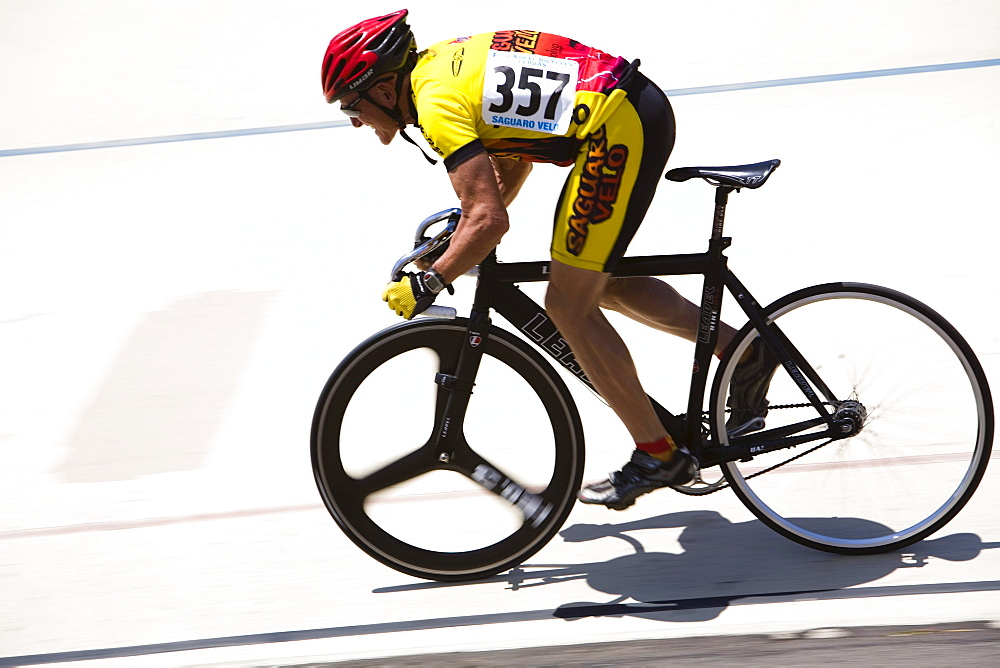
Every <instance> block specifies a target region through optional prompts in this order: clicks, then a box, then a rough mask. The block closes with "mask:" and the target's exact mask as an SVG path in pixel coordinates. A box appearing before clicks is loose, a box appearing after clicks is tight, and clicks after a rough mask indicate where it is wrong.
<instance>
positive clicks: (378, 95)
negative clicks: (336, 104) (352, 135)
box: [340, 82, 399, 144]
mask: <svg viewBox="0 0 1000 668" xmlns="http://www.w3.org/2000/svg"><path fill="white" fill-rule="evenodd" d="M395 98H396V95H395V90H393V89H392V87H391V86H389V85H387V84H383V83H382V82H380V83H377V84H375V85H374V86H372V87H371V88H369V89H368V90H366V91H364V92H361V93H358V94H356V95H354V96H353V97H350V98H348V99H347V100H346V101H344V102H342V103H341V105H340V110H341V111H343V112H344V113H345V114H347V116H348V117H349V118H350V119H351V125H353V126H354V127H356V128H360V127H363V126H366V125H367V126H368V127H370V128H371V129H372V130H374V131H375V134H376V136H378V138H379V141H381V142H382V143H383V144H388V143H389V142H391V141H392V140H393V139H394V138H395V136H396V133H397V131H398V129H399V128H398V126H397V125H396V122H395V121H394V120H392V118H390V117H389V115H388V114H386V113H385V111H383V110H382V109H380V108H379V105H381V106H383V107H390V108H391V107H392V106H393V105H394V103H395V101H396V99H395Z"/></svg>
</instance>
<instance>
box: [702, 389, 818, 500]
mask: <svg viewBox="0 0 1000 668" xmlns="http://www.w3.org/2000/svg"><path fill="white" fill-rule="evenodd" d="M823 405H824V406H832V405H833V404H832V403H830V402H829V401H825V402H823ZM810 406H812V404H809V403H804V404H782V405H779V406H769V407H768V410H772V411H775V410H781V409H782V408H809V407H810ZM727 412H728V411H727ZM832 442H833V439H832V438H831V439H829V440H827V441H823V442H822V443H820V444H819V445H815V446H813V447H811V448H809V449H808V450H805V451H804V452H800V453H799V454H797V455H795V456H794V457H789V458H788V459H786V460H785V461H783V462H778V463H777V464H775V465H774V466H769V467H768V468H766V469H761V470H760V471H757V472H756V473H753V474H751V475H748V476H745V477H744V478H743V479H744V480H750V479H752V478H756V477H757V476H759V475H764V474H765V473H770V472H771V471H773V470H775V469H778V468H781V467H782V466H784V465H785V464H790V463H791V462H794V461H795V460H796V459H801V458H802V457H805V456H806V455H808V454H810V453H812V452H816V451H817V450H819V449H820V448H822V447H825V446H827V445H829V444H830V443H832ZM709 486H711V485H709ZM728 487H730V484H729V483H728V482H725V483H722V484H720V485H719V486H718V487H714V488H713V489H708V490H706V491H703V492H701V494H702V495H706V494H715V493H716V492H718V491H721V490H724V489H727V488H728Z"/></svg>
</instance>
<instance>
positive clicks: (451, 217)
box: [389, 209, 462, 281]
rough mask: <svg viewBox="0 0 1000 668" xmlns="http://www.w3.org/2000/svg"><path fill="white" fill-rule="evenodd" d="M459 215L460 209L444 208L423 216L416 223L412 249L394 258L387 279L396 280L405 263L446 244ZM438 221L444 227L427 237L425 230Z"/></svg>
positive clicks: (400, 274) (460, 214) (453, 231)
mask: <svg viewBox="0 0 1000 668" xmlns="http://www.w3.org/2000/svg"><path fill="white" fill-rule="evenodd" d="M461 217H462V210H461V209H445V210H444V211H439V212H438V213H435V214H434V215H433V216H429V217H427V218H425V219H424V220H423V221H422V222H421V223H420V224H419V225H417V232H416V234H415V235H414V237H413V250H412V251H410V252H409V253H407V254H406V255H404V256H403V257H401V258H399V259H398V260H396V264H394V265H393V266H392V273H391V274H390V276H389V280H390V281H398V280H399V277H400V276H402V274H403V268H404V267H406V265H408V264H410V263H411V262H414V261H416V260H419V259H420V258H422V257H424V256H426V255H430V254H431V253H433V252H434V251H436V250H438V249H439V248H441V247H442V246H444V245H445V244H447V243H448V241H449V240H450V239H451V235H452V234H454V233H455V228H457V227H458V219H459V218H461ZM438 223H445V226H444V229H442V230H440V231H439V232H438V233H437V234H435V235H434V236H433V237H428V236H427V230H428V229H430V228H431V227H433V226H434V225H436V224H438Z"/></svg>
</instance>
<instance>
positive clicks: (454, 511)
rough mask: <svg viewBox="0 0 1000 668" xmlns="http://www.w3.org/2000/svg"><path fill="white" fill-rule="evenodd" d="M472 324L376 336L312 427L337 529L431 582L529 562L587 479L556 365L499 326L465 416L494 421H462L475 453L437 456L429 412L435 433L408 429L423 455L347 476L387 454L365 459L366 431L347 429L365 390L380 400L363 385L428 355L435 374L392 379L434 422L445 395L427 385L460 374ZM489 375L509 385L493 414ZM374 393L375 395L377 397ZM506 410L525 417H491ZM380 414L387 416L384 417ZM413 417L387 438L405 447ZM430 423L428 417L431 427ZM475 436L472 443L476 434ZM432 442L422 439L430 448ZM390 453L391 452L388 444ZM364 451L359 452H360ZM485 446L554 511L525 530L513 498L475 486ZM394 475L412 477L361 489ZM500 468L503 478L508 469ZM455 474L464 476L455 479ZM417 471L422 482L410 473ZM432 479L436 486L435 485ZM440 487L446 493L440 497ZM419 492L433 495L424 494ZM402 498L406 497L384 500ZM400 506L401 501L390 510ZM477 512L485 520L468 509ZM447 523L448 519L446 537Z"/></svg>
mask: <svg viewBox="0 0 1000 668" xmlns="http://www.w3.org/2000/svg"><path fill="white" fill-rule="evenodd" d="M467 324H468V321H467V320H466V319H462V318H459V319H455V320H450V321H442V320H418V321H413V322H408V323H402V324H400V325H397V326H394V327H390V328H389V329H386V330H383V331H382V332H379V333H378V334H376V335H374V336H372V337H371V338H369V339H368V340H367V341H365V342H364V343H362V344H361V345H359V346H358V347H357V348H356V349H355V350H354V351H353V352H351V353H350V354H349V355H348V356H347V357H346V358H345V359H344V361H343V362H342V363H341V364H340V365H339V366H338V368H337V369H336V370H335V371H334V372H333V374H332V375H331V377H330V379H329V381H328V382H327V384H326V387H325V388H324V390H323V392H322V394H321V395H320V398H319V401H318V403H317V407H316V411H315V415H314V419H313V428H312V444H311V446H312V447H311V450H312V464H313V471H314V475H315V479H316V483H317V486H318V488H319V491H320V495H321V496H322V498H323V502H324V503H325V505H326V507H327V509H328V510H329V511H330V514H331V515H332V516H333V518H334V520H335V521H336V522H337V524H338V526H339V527H340V528H341V529H342V530H343V531H344V533H345V534H346V535H347V537H348V538H350V539H351V540H352V541H353V542H354V543H355V544H356V545H357V546H358V547H359V548H361V549H362V550H363V551H364V552H366V553H367V554H368V555H370V556H371V557H373V558H375V559H376V560H378V561H380V562H382V563H383V564H385V565H386V566H389V567H391V568H393V569H395V570H397V571H400V572H402V573H406V574H408V575H412V576H416V577H420V578H425V579H430V580H441V581H464V580H476V579H481V578H484V577H488V576H490V575H494V574H496V573H500V572H503V571H505V570H509V569H510V568H513V567H514V566H517V565H518V564H520V563H522V562H523V561H524V560H525V559H527V558H528V557H530V556H531V555H532V554H534V553H535V552H537V551H538V550H539V549H541V548H542V547H543V546H544V545H545V544H546V543H548V542H549V541H550V540H551V539H552V538H553V537H554V536H555V534H556V533H557V532H558V531H559V529H560V528H561V527H562V524H563V523H564V522H565V520H566V517H567V516H568V515H569V513H570V511H571V510H572V508H573V505H574V503H575V500H576V492H577V491H578V489H579V487H580V484H581V480H582V476H583V463H584V445H583V428H582V424H581V421H580V416H579V414H578V411H577V408H576V404H575V402H574V401H573V398H572V396H571V395H570V393H569V390H568V389H567V388H566V385H565V384H564V383H563V381H562V379H561V378H559V376H558V375H557V372H556V370H555V369H554V367H553V366H552V365H551V364H550V363H549V362H548V361H546V360H545V358H543V357H542V356H541V355H540V354H539V353H538V352H536V351H535V350H534V349H532V348H531V347H529V344H528V343H526V342H525V341H523V340H521V339H518V338H517V337H515V336H513V335H512V334H510V333H508V332H506V331H504V330H502V329H498V328H495V327H494V328H491V331H490V334H489V337H488V338H487V340H486V341H484V342H483V344H482V345H483V346H484V350H485V354H484V356H483V363H482V365H481V367H480V374H479V377H478V378H477V381H476V382H477V384H476V387H475V391H474V393H473V395H472V398H471V399H470V408H469V410H470V411H473V410H485V408H489V409H490V410H491V413H490V415H489V416H488V418H489V419H488V420H479V422H480V423H482V422H484V421H488V422H492V424H488V425H482V424H480V425H479V427H474V426H470V424H469V423H470V420H466V424H464V425H462V429H463V438H462V442H463V443H470V445H469V448H468V452H465V455H461V453H460V452H459V451H456V455H455V460H454V461H449V462H441V461H437V460H435V459H433V443H432V439H431V438H430V433H432V432H433V423H434V415H431V416H430V419H429V421H430V424H431V428H430V429H426V430H424V429H423V428H422V427H420V428H417V429H415V430H413V431H415V432H417V434H416V438H417V444H416V447H415V448H414V447H413V446H412V445H404V446H402V450H401V452H402V453H403V456H401V457H400V459H399V460H398V461H395V462H394V463H391V464H389V465H386V466H384V467H383V468H379V466H381V464H379V465H376V466H375V470H376V473H372V474H371V475H364V473H359V472H357V471H355V470H352V466H351V462H350V461H349V460H351V458H352V457H353V461H354V463H355V466H354V468H355V469H356V468H358V467H357V466H356V464H357V462H358V461H359V459H365V458H368V457H372V456H374V454H375V453H376V452H380V451H381V449H382V446H381V445H380V446H378V447H377V448H374V449H369V451H368V452H365V451H364V449H365V448H366V447H367V444H365V443H361V441H363V440H364V438H365V437H364V434H363V433H361V434H358V433H353V432H352V430H351V428H350V425H349V424H347V425H345V423H346V422H349V421H350V419H351V418H350V412H351V411H352V410H358V409H357V407H356V405H355V404H357V402H359V401H362V400H363V397H364V396H366V393H370V392H373V390H369V389H367V386H366V383H372V382H375V381H373V380H371V379H372V378H373V377H375V376H376V375H378V374H390V373H392V369H393V368H394V367H396V366H399V365H403V364H408V363H409V362H406V361H405V360H409V359H410V358H411V357H416V358H418V359H420V360H424V359H425V358H429V359H430V366H429V368H427V369H426V371H427V373H428V375H429V376H430V377H426V376H422V377H420V378H405V379H403V378H392V379H391V380H392V382H394V383H395V384H396V386H397V390H398V393H399V394H400V395H402V396H403V397H404V401H405V403H406V404H407V407H408V408H410V407H412V398H411V395H412V394H413V393H414V392H417V391H418V390H422V391H428V392H429V393H431V394H432V395H433V396H432V397H430V398H429V399H428V401H429V402H432V403H433V405H434V406H435V408H434V410H432V411H427V410H423V411H418V412H420V413H422V415H418V416H417V417H418V418H420V417H422V418H428V416H427V415H424V414H425V413H435V414H437V413H439V412H440V411H441V404H442V397H443V396H444V391H443V390H442V389H441V388H440V386H439V385H437V384H432V381H435V375H436V374H437V373H439V372H440V373H453V372H454V367H455V365H456V364H457V358H458V352H459V351H460V349H461V346H462V343H463V341H465V338H466V337H467V336H468V333H467V331H466V327H467ZM423 363H424V362H423V361H421V364H423ZM408 368H409V367H407V369H408ZM420 368H423V367H420ZM387 369H388V370H387ZM406 373H409V371H407V372H406ZM484 374H487V375H490V374H492V375H495V376H497V377H499V376H503V378H502V379H501V380H503V382H502V383H501V382H497V383H492V385H502V387H495V388H494V390H495V391H496V392H498V393H500V396H499V397H498V398H497V399H494V400H493V401H492V405H488V404H490V399H489V398H488V397H485V396H484V395H488V394H489V389H488V388H489V387H490V385H491V383H490V382H489V380H488V379H484ZM512 374H513V375H512ZM417 375H420V374H417ZM518 377H519V378H520V379H521V380H518ZM511 383H513V384H514V385H516V386H517V387H514V386H512V385H510V384H511ZM359 388H361V389H359ZM374 392H375V393H376V395H378V394H379V393H380V392H381V391H380V390H375V391H374ZM532 395H533V396H532ZM510 396H516V397H517V401H516V402H510V401H509V397H510ZM381 401H382V405H388V406H392V405H393V404H392V401H391V400H390V398H389V396H382V397H381ZM477 402H478V403H477ZM477 406H478V408H477ZM505 406H510V407H514V408H516V410H517V411H518V412H517V416H518V417H517V418H516V419H515V420H511V421H503V422H501V421H500V420H499V419H497V420H494V419H493V418H494V414H493V411H498V410H502V409H503V408H504V407H505ZM531 407H534V409H535V412H534V413H532V415H533V416H534V417H535V419H537V420H538V422H539V426H538V427H536V428H534V429H532V430H530V432H529V433H530V440H529V439H525V435H527V434H526V433H525V432H524V430H527V429H528V426H527V425H524V424H521V421H523V420H525V419H527V418H525V417H524V416H525V415H526V413H525V412H524V411H525V410H527V409H528V408H531ZM379 410H382V411H385V409H384V408H381V409H379ZM391 410H392V409H391V408H390V412H391ZM385 419H387V420H392V419H393V416H392V415H387V416H386V417H385ZM408 420H410V416H409V415H408V413H407V411H405V410H404V411H402V412H401V414H400V416H399V421H400V427H399V429H398V430H397V432H393V433H392V434H391V438H397V437H400V438H402V437H404V435H405V434H407V433H408V429H409V428H408V427H407V426H406V422H407V421H408ZM427 422H428V420H427V419H425V420H424V423H427ZM545 422H548V424H549V425H550V428H551V433H550V434H545V433H544V432H545V431H546V430H545V429H544V423H545ZM505 429H507V430H508V434H507V435H504V434H502V433H499V432H503V431H504V430H505ZM470 430H471V431H472V432H474V435H471V436H470V435H469V434H470ZM511 434H516V435H519V436H520V438H518V439H516V442H512V441H514V440H515V439H512V438H511V437H510V435H511ZM425 438H426V439H427V440H426V442H424V441H423V439H425ZM546 440H547V441H548V442H549V443H551V446H552V447H551V452H548V451H543V450H544V447H543V446H538V444H539V443H545V441H546ZM421 444H422V445H421ZM383 445H388V443H386V442H384V441H383ZM358 446H360V447H361V451H360V455H359V454H358ZM487 449H489V450H490V452H489V456H490V457H500V458H501V459H502V458H503V457H504V456H506V457H507V463H508V464H509V465H510V466H513V467H514V468H517V466H519V465H522V464H523V465H524V471H523V473H522V475H523V476H524V477H525V478H531V479H528V480H519V479H518V478H519V477H520V476H518V475H513V474H508V475H510V477H511V478H512V479H514V480H515V482H517V483H518V484H519V485H520V486H521V487H522V488H525V489H529V490H530V491H531V492H532V493H534V494H535V495H536V497H537V498H540V499H543V500H544V503H545V504H548V505H547V507H548V512H547V514H545V515H544V517H543V518H542V519H540V520H539V519H538V517H534V518H533V519H530V521H529V517H528V514H527V512H524V513H520V514H518V511H517V510H516V509H515V507H514V506H513V505H512V504H513V502H512V501H507V500H504V499H503V498H502V497H501V496H500V495H498V493H495V492H493V493H491V492H488V491H484V490H485V488H486V485H485V484H481V483H476V482H474V481H473V478H472V473H471V471H470V470H469V469H471V468H473V465H474V462H475V461H479V460H478V459H476V457H483V456H484V455H483V454H482V453H480V452H479V450H487ZM507 450H517V451H518V452H516V453H512V452H507ZM349 452H353V453H354V454H349ZM463 452H464V450H463ZM515 455H517V456H520V457H521V458H522V459H525V456H526V459H527V460H530V461H524V462H522V461H520V460H517V461H515V460H514V459H513V458H514V457H515ZM392 456H394V455H392ZM390 459H391V456H390ZM470 462H472V463H470ZM538 462H541V464H538ZM394 466H395V467H403V468H404V469H407V470H406V472H405V473H402V474H399V475H397V476H395V478H402V479H404V480H406V483H405V484H404V485H402V486H399V485H389V486H386V487H384V488H383V487H378V486H377V485H376V488H375V489H368V488H367V487H366V486H365V484H366V483H365V481H367V480H371V479H373V478H374V477H375V475H376V474H380V473H382V472H385V471H388V470H390V469H391V468H392V467H394ZM407 467H409V468H407ZM362 468H363V467H362ZM368 468H371V466H369V467H368ZM501 468H502V470H504V472H505V473H507V469H505V468H503V467H501ZM442 472H443V473H442ZM456 472H457V473H459V474H460V476H457V477H456V476H455V475H454V474H455V473H456ZM413 473H415V475H411V474H413ZM425 474H430V475H431V476H438V477H437V478H434V480H428V479H427V478H428V475H425ZM446 474H447V477H445V476H446ZM395 478H394V479H395ZM457 478H460V479H457ZM431 483H433V484H431ZM439 483H447V485H443V486H442V487H440V488H439V487H437V485H438V484H439ZM421 484H424V485H430V487H429V488H428V489H425V490H421V489H419V486H420V485H421ZM453 484H454V485H457V486H458V487H457V488H456V490H455V491H452V492H448V493H445V492H444V491H443V490H444V489H445V487H447V486H448V485H453ZM407 485H409V486H411V487H413V486H416V487H417V488H418V489H417V492H420V491H426V492H429V493H427V494H418V493H413V492H411V491H407V490H406V489H405V488H406V486H407ZM401 489H402V491H400V490H401ZM395 492H398V494H399V495H401V496H399V497H393V498H385V497H388V496H391V494H392V493H395ZM449 494H450V496H449ZM393 500H397V501H398V500H403V501H405V503H404V504H396V505H394V506H393V505H391V502H392V501H393ZM477 503H478V504H480V505H479V506H477V507H478V508H479V509H480V510H481V512H482V515H478V514H475V512H474V511H473V510H472V506H473V505H475V504H477ZM498 506H499V507H498ZM470 513H471V514H470ZM442 517H445V518H447V520H446V522H447V524H445V526H444V527H443V529H442V526H441V523H442ZM463 522H464V524H463ZM422 523H427V524H428V525H430V526H429V527H428V530H427V531H426V532H424V531H422V529H421V528H420V526H418V525H420V524H422ZM494 525H496V526H494ZM503 527H507V528H506V529H505V528H503ZM508 530H509V534H508V533H507V531H508ZM480 533H483V534H484V535H483V540H484V544H482V545H480V544H479V543H478V542H477V540H479V534H480ZM487 534H488V535H487ZM438 539H441V540H444V541H446V542H447V541H455V542H457V543H461V545H460V546H459V547H445V549H438V547H437V546H436V545H434V544H432V543H434V542H435V541H436V540H438ZM466 542H468V543H470V544H466Z"/></svg>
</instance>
